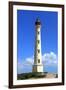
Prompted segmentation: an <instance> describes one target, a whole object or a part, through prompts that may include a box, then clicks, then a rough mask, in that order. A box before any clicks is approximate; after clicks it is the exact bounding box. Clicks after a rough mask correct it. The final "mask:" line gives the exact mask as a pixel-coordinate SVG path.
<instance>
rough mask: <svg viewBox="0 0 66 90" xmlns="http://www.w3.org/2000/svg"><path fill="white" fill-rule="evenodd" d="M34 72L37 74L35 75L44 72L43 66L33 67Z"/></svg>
mask: <svg viewBox="0 0 66 90" xmlns="http://www.w3.org/2000/svg"><path fill="white" fill-rule="evenodd" d="M32 72H35V73H37V72H43V65H42V64H41V65H33V70H32Z"/></svg>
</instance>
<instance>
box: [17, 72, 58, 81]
mask: <svg viewBox="0 0 66 90" xmlns="http://www.w3.org/2000/svg"><path fill="white" fill-rule="evenodd" d="M57 77H58V74H56V73H48V72H43V73H23V74H18V75H17V79H18V80H24V79H38V78H57Z"/></svg>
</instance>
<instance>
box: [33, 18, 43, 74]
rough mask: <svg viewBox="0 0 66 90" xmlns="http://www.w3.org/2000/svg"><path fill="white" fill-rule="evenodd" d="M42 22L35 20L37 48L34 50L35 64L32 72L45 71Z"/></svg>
mask: <svg viewBox="0 0 66 90" xmlns="http://www.w3.org/2000/svg"><path fill="white" fill-rule="evenodd" d="M41 56H42V55H41V22H40V19H36V22H35V50H34V64H33V70H32V72H36V73H37V72H43V64H42V57H41Z"/></svg>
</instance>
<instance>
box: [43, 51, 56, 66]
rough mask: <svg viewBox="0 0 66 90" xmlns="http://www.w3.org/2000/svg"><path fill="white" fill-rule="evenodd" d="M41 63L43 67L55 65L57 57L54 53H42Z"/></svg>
mask: <svg viewBox="0 0 66 90" xmlns="http://www.w3.org/2000/svg"><path fill="white" fill-rule="evenodd" d="M42 61H43V64H44V65H56V64H57V55H56V54H55V53H54V52H50V53H44V54H43V56H42Z"/></svg>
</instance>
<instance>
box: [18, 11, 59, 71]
mask: <svg viewBox="0 0 66 90" xmlns="http://www.w3.org/2000/svg"><path fill="white" fill-rule="evenodd" d="M38 17H39V19H40V21H41V23H42V26H41V49H42V60H43V63H44V71H47V72H56V73H57V66H58V65H57V56H58V51H57V48H58V45H57V44H58V32H57V31H58V30H57V29H58V26H57V25H58V24H57V23H58V21H57V20H58V13H57V12H50V11H29V10H18V11H17V51H18V52H17V61H18V68H17V71H18V73H25V72H31V71H32V64H33V60H34V59H33V58H34V46H35V21H36V19H37V18H38ZM51 57H52V60H51ZM47 58H48V60H47ZM48 61H50V62H51V63H48ZM54 62H55V63H54ZM28 63H29V64H28ZM53 63H54V65H53Z"/></svg>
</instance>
